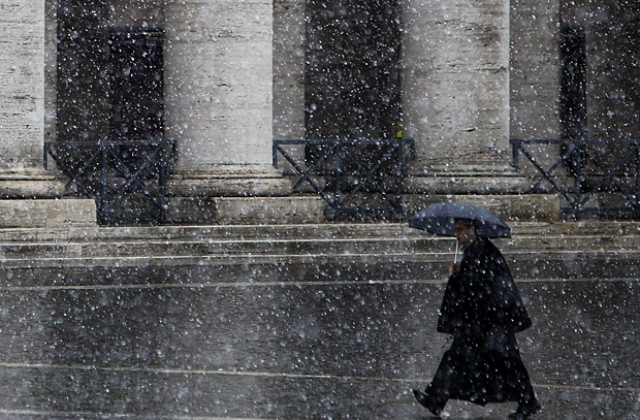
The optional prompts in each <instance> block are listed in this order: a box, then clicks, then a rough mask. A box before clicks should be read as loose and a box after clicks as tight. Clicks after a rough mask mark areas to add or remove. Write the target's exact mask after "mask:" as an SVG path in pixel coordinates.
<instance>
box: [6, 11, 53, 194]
mask: <svg viewBox="0 0 640 420" xmlns="http://www.w3.org/2000/svg"><path fill="white" fill-rule="evenodd" d="M44 44H45V2H44V0H32V1H23V0H0V197H12V198H15V197H26V198H33V197H51V196H56V195H59V194H60V193H61V192H62V183H59V182H56V181H55V180H54V178H53V177H52V176H51V174H50V173H48V172H46V171H45V170H44V168H43V164H42V153H43V147H44V146H43V145H44V114H45V113H44V86H45V83H44V66H45V59H44V51H45V48H44Z"/></svg>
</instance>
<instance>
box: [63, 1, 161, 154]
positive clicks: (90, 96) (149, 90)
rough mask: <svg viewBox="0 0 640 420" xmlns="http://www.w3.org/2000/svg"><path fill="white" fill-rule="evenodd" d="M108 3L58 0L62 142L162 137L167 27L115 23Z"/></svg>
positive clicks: (155, 138) (154, 138)
mask: <svg viewBox="0 0 640 420" xmlns="http://www.w3.org/2000/svg"><path fill="white" fill-rule="evenodd" d="M108 3H109V2H108V1H106V0H60V1H59V2H58V7H57V17H58V30H57V42H58V44H57V65H58V68H57V103H56V114H57V139H58V140H59V141H96V142H97V141H101V140H116V141H121V140H157V139H159V138H161V137H162V132H163V125H164V124H163V117H164V115H163V114H164V101H163V97H164V85H163V78H164V77H163V68H164V66H163V53H162V51H163V32H162V30H161V29H157V28H154V29H150V28H144V29H143V28H129V27H128V28H113V27H111V26H110V24H109V7H108Z"/></svg>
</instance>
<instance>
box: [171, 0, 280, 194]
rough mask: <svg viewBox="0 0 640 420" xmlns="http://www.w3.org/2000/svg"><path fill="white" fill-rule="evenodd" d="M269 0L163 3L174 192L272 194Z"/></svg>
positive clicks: (275, 177) (276, 179)
mask: <svg viewBox="0 0 640 420" xmlns="http://www.w3.org/2000/svg"><path fill="white" fill-rule="evenodd" d="M272 9H273V4H272V1H271V0H263V1H259V0H251V1H249V0H206V1H203V0H179V1H178V0H176V1H174V0H167V1H166V2H165V19H166V20H165V23H166V33H167V38H166V48H165V86H166V91H165V100H166V124H167V129H166V136H167V137H170V138H176V139H177V140H178V148H179V156H178V161H177V164H176V169H175V171H174V175H173V176H172V180H171V181H170V182H171V184H170V189H171V190H172V193H174V194H177V195H180V194H182V195H207V194H212V195H216V194H240V195H259V194H264V193H277V192H278V191H280V190H283V189H284V188H285V185H284V184H283V180H282V179H281V177H280V176H279V174H278V173H277V172H276V171H275V170H274V169H273V168H272V166H271V142H272V74H273V73H272V69H273V64H272V39H273V18H272V13H273V10H272Z"/></svg>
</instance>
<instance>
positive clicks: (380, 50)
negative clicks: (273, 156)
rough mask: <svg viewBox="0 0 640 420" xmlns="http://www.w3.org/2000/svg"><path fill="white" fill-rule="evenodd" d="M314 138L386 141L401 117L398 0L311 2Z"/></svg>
mask: <svg viewBox="0 0 640 420" xmlns="http://www.w3.org/2000/svg"><path fill="white" fill-rule="evenodd" d="M306 6H307V28H306V35H307V50H306V54H307V60H306V70H305V87H306V92H305V105H306V136H307V138H309V139H320V140H331V139H383V138H391V137H395V135H396V124H397V122H398V121H399V120H400V118H401V109H400V95H401V90H400V88H401V84H400V82H401V78H400V74H401V73H400V45H401V42H400V38H401V37H400V15H399V5H398V0H307V2H306Z"/></svg>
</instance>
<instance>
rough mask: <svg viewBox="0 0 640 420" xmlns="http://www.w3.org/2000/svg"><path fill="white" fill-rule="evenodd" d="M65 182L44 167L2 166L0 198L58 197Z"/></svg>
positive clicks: (0, 171)
mask: <svg viewBox="0 0 640 420" xmlns="http://www.w3.org/2000/svg"><path fill="white" fill-rule="evenodd" d="M63 194H64V183H63V182H62V181H60V180H58V179H56V178H55V176H54V175H53V174H52V173H51V172H49V171H46V170H44V169H39V168H29V167H26V168H0V198H56V197H61V196H62V195H63Z"/></svg>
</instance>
